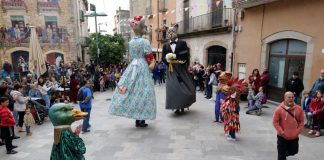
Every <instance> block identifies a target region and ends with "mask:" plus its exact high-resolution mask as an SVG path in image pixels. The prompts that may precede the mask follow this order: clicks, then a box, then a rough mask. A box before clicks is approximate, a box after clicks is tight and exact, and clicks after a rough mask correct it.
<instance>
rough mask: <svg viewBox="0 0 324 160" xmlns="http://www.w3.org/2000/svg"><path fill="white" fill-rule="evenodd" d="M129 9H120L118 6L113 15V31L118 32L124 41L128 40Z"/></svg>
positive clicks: (129, 32) (129, 31)
mask: <svg viewBox="0 0 324 160" xmlns="http://www.w3.org/2000/svg"><path fill="white" fill-rule="evenodd" d="M129 18H130V17H129V10H122V9H121V8H120V7H119V9H118V10H116V15H115V16H114V20H115V28H114V32H115V33H116V34H120V35H121V36H122V37H123V38H124V39H125V41H126V42H128V41H129V40H130V34H131V28H130V24H129Z"/></svg>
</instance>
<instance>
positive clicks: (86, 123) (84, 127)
mask: <svg viewBox="0 0 324 160" xmlns="http://www.w3.org/2000/svg"><path fill="white" fill-rule="evenodd" d="M81 111H82V112H87V113H88V114H87V116H86V117H85V118H84V119H83V124H82V131H87V130H88V128H89V126H90V124H89V121H90V112H91V108H90V109H87V108H81Z"/></svg>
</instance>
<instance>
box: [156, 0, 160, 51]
mask: <svg viewBox="0 0 324 160" xmlns="http://www.w3.org/2000/svg"><path fill="white" fill-rule="evenodd" d="M157 27H158V28H160V0H157ZM159 39H160V32H158V33H157V43H158V46H157V51H156V52H157V56H159V48H160V41H159Z"/></svg>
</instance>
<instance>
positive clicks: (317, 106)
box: [308, 91, 324, 137]
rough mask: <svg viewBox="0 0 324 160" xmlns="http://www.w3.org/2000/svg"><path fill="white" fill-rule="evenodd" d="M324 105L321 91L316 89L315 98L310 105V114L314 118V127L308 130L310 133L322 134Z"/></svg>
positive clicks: (317, 135)
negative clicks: (323, 109) (323, 110)
mask: <svg viewBox="0 0 324 160" xmlns="http://www.w3.org/2000/svg"><path fill="white" fill-rule="evenodd" d="M323 106H324V101H323V100H322V93H321V91H316V92H315V94H314V98H313V99H312V101H311V103H310V105H309V112H308V115H309V116H310V117H311V118H312V120H313V122H312V129H311V130H310V131H309V132H308V134H314V133H315V136H316V137H319V136H320V135H321V126H322V120H323V118H324V115H323V112H322V108H323ZM315 125H317V131H316V132H315V131H314V129H315Z"/></svg>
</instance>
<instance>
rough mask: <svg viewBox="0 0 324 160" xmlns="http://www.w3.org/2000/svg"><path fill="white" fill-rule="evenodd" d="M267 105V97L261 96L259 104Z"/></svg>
mask: <svg viewBox="0 0 324 160" xmlns="http://www.w3.org/2000/svg"><path fill="white" fill-rule="evenodd" d="M266 103H267V96H266V95H263V96H262V99H261V104H266Z"/></svg>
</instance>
